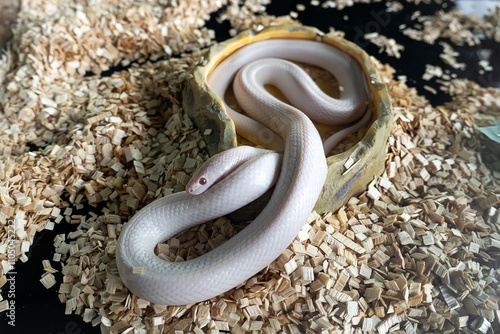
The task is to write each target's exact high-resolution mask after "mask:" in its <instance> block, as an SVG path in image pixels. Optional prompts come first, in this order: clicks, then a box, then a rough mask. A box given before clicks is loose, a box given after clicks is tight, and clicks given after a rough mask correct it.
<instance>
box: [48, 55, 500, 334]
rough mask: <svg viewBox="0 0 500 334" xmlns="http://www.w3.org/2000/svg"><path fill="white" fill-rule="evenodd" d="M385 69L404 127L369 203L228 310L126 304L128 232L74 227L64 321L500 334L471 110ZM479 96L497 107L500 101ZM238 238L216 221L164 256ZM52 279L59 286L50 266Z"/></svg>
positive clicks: (494, 207) (95, 224)
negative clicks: (120, 257)
mask: <svg viewBox="0 0 500 334" xmlns="http://www.w3.org/2000/svg"><path fill="white" fill-rule="evenodd" d="M378 66H379V70H380V71H381V73H382V75H383V76H384V80H385V81H386V82H387V83H388V86H389V91H390V94H391V97H392V100H393V105H394V106H395V113H396V122H395V125H394V128H393V131H392V134H391V137H390V139H389V145H388V147H389V151H388V154H387V160H386V172H385V173H384V175H382V177H380V178H378V179H376V180H374V181H373V183H372V184H371V185H370V187H369V190H368V191H367V192H365V193H363V194H361V195H360V196H358V197H357V198H351V199H350V201H349V203H348V204H347V205H346V206H345V207H343V208H341V209H340V210H339V211H338V212H337V213H328V214H325V215H322V216H318V215H316V214H314V213H313V214H312V215H311V216H310V218H309V221H308V224H306V225H305V226H304V228H303V229H302V230H301V232H300V233H299V235H298V237H297V239H296V240H295V241H294V242H293V243H292V244H291V245H290V247H289V248H288V249H287V250H286V251H285V252H284V253H283V254H282V255H281V256H280V257H279V258H278V259H277V260H276V261H275V262H274V263H272V264H271V265H270V266H269V267H268V268H267V269H266V270H263V271H262V272H261V273H259V274H258V275H256V276H255V277H253V278H251V279H249V280H248V281H247V282H245V283H243V284H241V285H240V286H239V287H237V288H236V289H234V290H232V291H229V292H228V293H226V294H224V295H223V296H220V297H217V298H214V299H212V300H210V301H207V302H204V303H200V304H195V305H189V306H187V307H166V306H160V305H154V304H150V303H149V302H147V301H144V300H141V299H138V298H137V297H135V296H134V295H132V294H130V293H129V292H128V290H127V289H126V287H125V286H124V285H123V283H122V282H121V281H120V279H119V276H118V272H117V268H116V263H115V261H114V252H115V245H116V238H117V236H118V235H119V233H120V231H121V228H122V226H123V225H122V222H121V220H120V217H119V216H118V215H112V214H111V215H110V214H108V215H105V216H98V215H94V214H90V215H89V216H86V217H76V219H79V220H78V223H79V224H80V225H79V228H78V230H77V231H76V232H74V233H71V234H69V235H68V236H67V237H65V236H64V235H59V236H57V237H56V239H55V246H56V249H57V254H61V255H57V254H56V258H55V260H57V261H58V260H60V259H59V256H61V257H62V258H61V261H62V264H63V269H62V271H63V274H64V283H63V284H61V285H60V287H59V292H60V299H61V301H62V302H65V303H66V311H67V313H77V314H82V317H83V319H84V321H88V322H92V323H93V324H94V325H100V327H101V331H102V332H103V333H108V332H110V333H119V332H123V331H125V332H126V331H127V330H128V329H129V330H131V328H133V329H135V330H138V331H139V332H140V330H144V331H147V332H152V333H155V332H158V333H159V332H172V333H177V332H178V333H181V332H182V333H184V332H194V333H218V332H219V330H223V331H229V332H231V333H245V332H251V331H254V330H258V331H261V332H263V333H277V332H280V331H285V332H288V333H319V332H324V333H331V332H335V331H336V330H342V329H343V330H349V329H350V328H352V329H356V330H361V331H364V332H370V331H373V332H378V333H387V332H388V331H394V330H395V329H401V330H405V331H406V332H407V333H415V332H416V330H417V326H418V329H419V330H424V331H427V330H431V329H433V330H439V331H440V332H453V331H455V330H456V329H457V328H465V327H471V326H472V327H473V328H476V329H478V330H479V331H480V332H483V333H487V332H488V330H491V328H492V326H496V327H495V328H497V327H498V320H499V316H500V313H499V312H498V305H499V299H500V295H499V294H498V293H497V291H498V289H499V288H500V287H499V286H498V279H500V271H497V269H496V259H497V257H498V255H500V250H499V249H500V234H499V233H500V231H499V229H500V211H499V210H498V204H499V195H498V194H497V193H495V192H496V191H498V189H499V183H500V173H498V172H492V171H491V170H489V169H488V167H487V166H485V165H484V164H482V162H481V157H480V155H479V154H477V153H475V151H474V150H473V149H472V148H471V147H469V145H470V143H471V139H470V138H469V137H473V136H474V133H475V130H474V129H473V128H472V127H471V125H470V123H469V122H468V121H467V117H469V116H470V115H469V114H464V111H463V110H462V111H460V110H459V109H460V108H459V107H458V106H460V105H462V104H463V102H458V101H457V102H456V103H455V106H456V107H455V109H453V108H452V107H451V106H452V105H450V111H454V112H455V113H454V115H455V116H453V117H450V111H448V110H445V109H443V108H439V109H435V108H433V107H431V106H430V105H429V104H428V103H427V102H426V100H425V99H424V98H422V97H420V96H418V95H416V93H415V90H414V89H411V88H408V87H407V86H406V84H405V83H403V82H399V81H394V80H392V74H393V70H392V69H391V68H390V67H388V66H381V65H379V64H378ZM483 95H484V98H485V99H489V100H494V101H498V99H499V98H500V92H499V91H498V90H491V91H486V90H485V91H483ZM485 107H486V108H487V106H485ZM478 109H480V108H478ZM451 119H453V120H451ZM181 129H182V130H180V131H183V130H185V129H183V128H181ZM472 141H474V140H472ZM239 229H241V226H236V227H234V226H233V225H231V224H230V223H229V221H228V220H227V219H224V218H220V219H218V220H216V221H215V222H210V223H207V224H203V225H201V226H198V227H195V228H192V229H190V230H188V231H186V232H184V233H182V234H181V235H180V236H178V237H176V238H172V239H170V240H169V241H168V243H166V244H162V245H159V246H158V248H157V251H158V253H159V255H160V256H161V257H163V258H165V259H168V260H171V261H184V260H187V259H190V258H193V257H196V256H199V255H201V254H204V253H205V252H207V251H209V250H211V249H213V248H215V247H217V246H218V245H220V244H221V243H223V242H224V241H225V240H227V239H228V238H230V237H231V236H233V235H234V234H235V233H237V231H238V230H239ZM488 264H490V265H488ZM46 268H47V274H46V275H45V276H46V277H47V276H50V275H52V272H53V269H52V268H51V266H49V265H46ZM51 281H53V280H47V282H51ZM494 321H495V322H494ZM497 329H498V328H497Z"/></svg>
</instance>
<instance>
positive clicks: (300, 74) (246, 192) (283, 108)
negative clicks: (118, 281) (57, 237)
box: [116, 40, 370, 305]
mask: <svg viewBox="0 0 500 334" xmlns="http://www.w3.org/2000/svg"><path fill="white" fill-rule="evenodd" d="M264 58H285V59H289V60H292V61H299V62H304V63H310V64H314V65H318V66H320V67H322V68H324V69H326V70H327V71H329V72H331V73H332V74H333V75H334V76H335V77H336V79H337V80H338V81H339V83H340V85H341V86H342V87H343V88H344V89H343V91H342V92H341V98H340V99H333V98H331V97H329V96H328V95H326V94H324V93H323V92H322V91H321V90H320V89H319V88H318V87H317V86H316V85H315V84H314V82H313V81H312V79H311V78H310V77H309V76H308V75H307V74H305V72H304V71H303V70H302V69H300V68H299V67H298V66H297V65H294V64H293V63H290V62H288V61H284V60H281V59H264ZM236 74H237V76H236V77H235V75H236ZM233 78H234V91H235V95H236V98H237V100H238V103H239V104H240V106H241V107H242V108H243V109H244V110H245V112H246V113H247V114H249V115H251V117H252V118H253V119H255V120H256V121H258V122H260V123H262V124H266V126H267V127H269V128H271V129H272V130H273V131H274V132H272V131H269V130H268V129H267V127H263V126H262V125H260V124H259V123H257V122H256V121H253V120H250V119H248V118H247V117H244V118H241V116H240V114H238V113H236V112H233V111H231V110H228V113H229V114H230V116H231V117H232V118H233V120H234V121H235V124H236V126H237V129H238V132H239V133H240V134H242V135H243V136H244V137H247V138H249V139H253V140H254V141H255V142H260V143H262V142H264V143H266V142H267V143H269V141H270V139H269V138H274V137H275V136H276V135H277V136H279V137H280V138H282V141H284V145H285V147H284V153H283V156H282V163H281V170H280V169H279V166H280V161H281V155H280V154H278V153H275V152H274V151H269V150H263V149H258V148H251V147H247V146H242V147H238V148H234V149H230V150H227V151H225V152H223V153H220V154H218V155H215V156H214V157H212V158H211V159H210V160H208V162H207V163H205V164H204V165H203V166H202V168H201V169H200V170H199V171H197V172H196V173H195V175H194V176H193V178H192V179H191V181H190V183H189V184H188V186H187V190H188V192H179V193H176V194H173V195H170V196H166V197H163V198H160V199H158V200H155V201H154V202H152V203H151V204H149V205H147V206H146V207H145V208H143V209H142V210H140V211H139V212H138V213H137V214H136V215H135V216H134V217H132V219H131V220H130V221H129V223H128V224H127V225H125V227H124V228H123V231H122V233H121V235H120V237H119V239H118V245H117V252H116V254H117V265H118V270H119V273H120V277H121V278H122V280H123V281H124V283H125V285H126V286H127V287H128V288H129V289H130V290H131V291H132V292H133V293H135V294H136V295H137V296H139V297H141V298H143V299H146V300H148V301H151V302H154V303H157V304H164V305H185V304H190V303H195V302H199V301H203V300H206V299H210V298H212V297H215V296H217V295H219V294H222V293H224V292H226V291H228V290H230V289H232V288H234V287H235V286H237V285H238V284H240V283H242V282H244V281H245V280H247V279H248V278H250V277H251V276H253V275H254V274H256V273H257V272H258V271H260V270H261V269H263V268H265V267H266V266H267V265H268V264H269V263H271V262H272V261H273V260H275V259H276V258H277V257H278V256H279V255H280V254H281V253H282V252H283V250H284V249H285V248H286V247H287V246H288V245H289V244H290V243H291V242H292V241H293V239H294V238H295V237H296V235H297V233H298V231H299V230H300V228H301V227H302V226H303V224H304V223H305V221H306V219H307V217H308V215H309V214H310V213H311V211H312V209H313V207H314V205H315V203H316V201H317V199H318V196H319V194H320V192H321V189H322V187H323V184H324V182H325V178H326V172H327V167H326V160H325V153H324V152H323V143H322V140H321V138H320V135H319V133H318V131H317V130H316V128H315V127H314V124H313V123H312V122H311V120H310V119H309V118H308V117H307V116H306V115H305V114H304V113H302V112H301V111H299V110H298V109H300V110H302V111H304V112H307V113H308V115H309V117H311V118H313V119H314V120H317V121H320V122H322V123H329V124H332V123H333V124H347V123H350V122H353V121H355V120H357V119H359V118H360V116H361V115H362V113H363V112H364V110H365V109H366V102H367V99H368V97H367V88H366V81H365V77H364V75H363V73H362V70H361V68H360V66H359V65H358V64H357V63H356V61H355V60H354V59H352V58H351V57H350V56H349V55H347V54H346V53H344V52H342V51H340V50H338V49H337V48H335V47H332V46H329V45H326V44H324V43H319V42H314V41H306V40H267V41H260V42H255V43H252V44H250V45H248V46H246V47H244V48H242V49H240V50H238V51H237V52H235V53H233V54H232V55H231V56H230V57H229V58H227V59H226V60H225V61H224V62H223V63H222V64H220V65H219V66H218V67H217V68H216V69H215V70H214V72H213V73H212V74H211V76H210V79H209V86H210V87H211V88H212V89H214V91H215V92H216V93H217V94H218V95H219V96H220V97H223V96H224V92H225V90H226V88H227V87H228V85H229V83H230V82H231V80H233ZM265 84H271V85H274V86H276V87H278V88H279V89H280V90H281V91H282V92H283V93H284V94H285V96H286V97H287V99H288V100H290V101H291V103H292V104H293V105H294V106H295V107H297V108H298V109H296V108H294V107H292V106H290V105H288V104H285V103H283V102H281V101H279V100H278V99H277V98H275V97H273V96H272V95H271V94H269V93H268V92H267V91H266V90H265V88H264V85H265ZM226 108H227V106H226ZM369 117H370V115H369V113H368V112H367V113H366V114H365V116H364V117H363V118H362V120H361V121H358V122H357V123H356V124H354V125H352V126H350V127H349V128H347V129H345V131H341V133H337V134H335V135H334V136H332V138H330V139H329V140H330V144H328V143H327V144H326V145H325V146H328V145H330V146H331V145H332V143H333V145H334V143H335V142H338V140H340V139H342V138H343V137H345V135H346V134H348V133H350V132H352V131H354V130H356V129H357V128H359V127H360V126H361V125H362V124H364V123H366V122H367V121H368V120H369ZM255 134H257V138H256V137H255ZM282 145H283V143H282V142H281V143H278V144H277V145H275V147H276V148H280V147H281V146H282ZM326 150H329V148H326ZM274 183H276V187H275V189H274V191H273V194H272V197H271V199H270V201H269V203H268V204H267V206H266V207H265V208H264V210H263V211H262V212H261V213H260V214H259V216H258V217H257V218H256V219H255V220H254V221H253V222H252V223H250V224H249V225H248V226H247V227H246V228H245V229H243V230H242V231H241V232H239V233H238V234H236V235H235V236H234V237H233V238H231V239H229V240H228V241H226V242H225V243H224V244H222V245H221V246H219V247H217V248H216V249H214V250H212V251H210V252H208V253H206V254H204V255H202V256H200V257H198V258H195V259H192V260H188V261H185V262H168V261H164V260H162V259H160V258H159V257H157V256H156V255H155V254H154V248H155V246H156V245H157V244H158V243H160V242H164V241H165V240H167V239H168V238H171V237H173V236H174V235H175V234H177V233H179V232H181V231H183V230H185V229H187V228H189V227H192V226H195V225H198V224H200V223H203V222H206V221H208V220H211V219H215V218H217V217H220V216H223V215H226V214H228V213H230V212H233V211H235V210H237V209H238V208H240V207H242V206H244V205H245V204H247V203H250V202H251V201H253V200H255V199H256V198H258V197H260V196H261V195H262V194H263V193H265V192H266V191H267V190H268V189H269V188H270V187H271V186H272V185H273V184H274ZM201 193H202V194H201ZM198 194H201V195H198ZM134 267H142V268H143V273H142V274H133V273H132V269H133V268H134Z"/></svg>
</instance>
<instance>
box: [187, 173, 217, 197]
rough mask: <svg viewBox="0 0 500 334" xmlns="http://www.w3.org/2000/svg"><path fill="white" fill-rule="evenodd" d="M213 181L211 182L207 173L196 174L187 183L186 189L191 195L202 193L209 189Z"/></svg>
mask: <svg viewBox="0 0 500 334" xmlns="http://www.w3.org/2000/svg"><path fill="white" fill-rule="evenodd" d="M212 183H213V182H209V180H208V179H207V177H206V176H205V175H201V176H197V175H194V176H193V178H191V180H190V181H189V182H188V184H187V185H186V191H187V192H188V193H189V194H190V195H200V194H202V193H204V192H205V190H207V189H208V188H209V187H210V186H211V185H212Z"/></svg>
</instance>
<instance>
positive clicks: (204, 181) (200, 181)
mask: <svg viewBox="0 0 500 334" xmlns="http://www.w3.org/2000/svg"><path fill="white" fill-rule="evenodd" d="M198 183H199V184H201V185H202V186H204V185H205V184H207V179H205V178H204V177H202V178H201V179H200V180H199V181H198Z"/></svg>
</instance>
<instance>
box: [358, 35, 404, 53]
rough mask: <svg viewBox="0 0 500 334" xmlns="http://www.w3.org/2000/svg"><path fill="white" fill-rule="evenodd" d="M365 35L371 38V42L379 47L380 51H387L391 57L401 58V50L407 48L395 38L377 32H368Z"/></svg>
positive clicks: (367, 38) (366, 37)
mask: <svg viewBox="0 0 500 334" xmlns="http://www.w3.org/2000/svg"><path fill="white" fill-rule="evenodd" d="M364 37H365V39H366V40H369V41H370V42H371V43H373V44H375V45H377V46H378V47H379V51H378V52H379V53H382V52H384V51H385V53H387V55H389V56H391V57H396V58H401V53H400V51H403V50H404V49H405V47H404V46H403V45H401V44H398V43H397V42H396V40H395V39H393V38H388V37H386V36H383V35H380V34H378V33H376V32H374V33H369V34H366V35H364Z"/></svg>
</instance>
